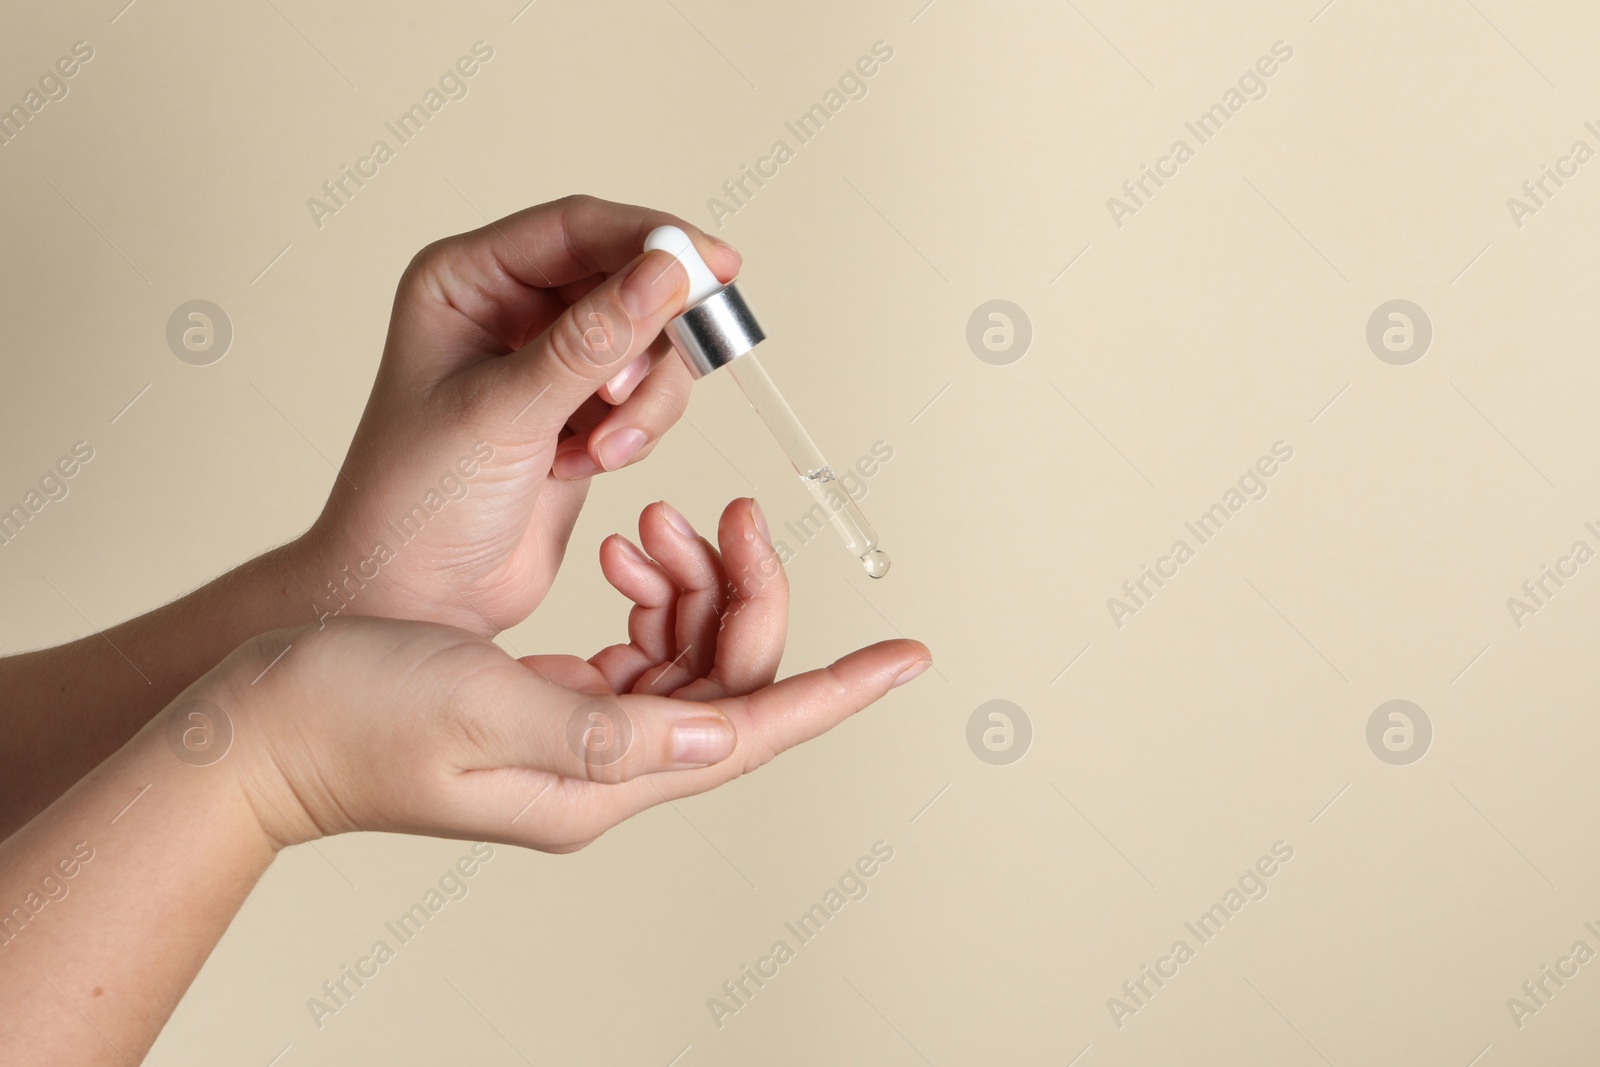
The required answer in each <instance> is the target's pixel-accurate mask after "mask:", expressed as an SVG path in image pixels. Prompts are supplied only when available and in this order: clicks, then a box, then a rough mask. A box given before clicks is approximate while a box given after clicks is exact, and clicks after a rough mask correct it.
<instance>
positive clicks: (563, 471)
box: [550, 448, 600, 482]
mask: <svg viewBox="0 0 1600 1067" xmlns="http://www.w3.org/2000/svg"><path fill="white" fill-rule="evenodd" d="M550 473H551V474H554V475H555V476H556V477H557V478H560V479H561V480H562V481H566V482H575V481H578V480H579V479H580V478H587V477H589V476H590V475H592V474H599V473H600V468H599V467H597V466H596V465H595V462H594V460H592V459H590V458H589V453H587V452H585V451H584V450H583V449H581V448H575V449H573V450H572V451H571V452H563V453H561V454H560V455H559V456H557V457H556V458H555V460H554V461H553V462H551V464H550Z"/></svg>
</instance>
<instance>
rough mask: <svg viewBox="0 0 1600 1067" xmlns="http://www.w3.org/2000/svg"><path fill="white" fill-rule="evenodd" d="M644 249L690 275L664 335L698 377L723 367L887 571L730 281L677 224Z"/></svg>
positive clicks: (873, 566) (808, 481)
mask: <svg viewBox="0 0 1600 1067" xmlns="http://www.w3.org/2000/svg"><path fill="white" fill-rule="evenodd" d="M644 246H645V249H646V250H647V251H650V250H654V249H662V250H665V251H667V252H670V253H672V254H673V255H674V256H676V257H677V259H678V262H679V263H681V264H683V268H684V270H685V271H687V272H688V275H689V299H688V304H689V309H688V310H687V311H685V312H684V313H683V314H682V315H679V316H678V317H677V318H675V319H673V320H672V321H671V322H669V323H667V327H666V333H667V336H668V337H669V338H671V340H672V343H673V346H674V347H675V348H677V350H678V353H679V355H681V356H682V357H683V360H684V362H685V363H686V364H688V367H689V372H690V373H691V374H693V375H694V376H695V377H696V378H699V377H703V376H704V375H706V374H709V373H711V372H712V371H714V370H716V369H717V368H718V367H723V366H726V367H727V368H728V373H729V374H731V375H733V380H734V381H735V382H737V383H738V384H739V388H740V389H742V390H743V391H744V395H745V398H746V399H747V400H749V401H750V406H751V407H753V408H755V409H756V414H758V415H760V416H761V420H762V421H763V422H765V423H766V424H767V429H769V430H770V431H772V436H773V437H775V438H777V441H778V445H779V446H780V447H781V448H782V449H783V452H784V455H786V456H787V457H788V458H789V462H790V463H792V464H793V465H794V469H795V473H796V474H798V475H799V476H800V482H801V484H802V485H804V486H805V487H806V489H807V490H808V491H809V492H810V493H811V495H812V497H813V498H814V499H815V500H816V501H817V504H818V505H819V506H821V508H822V509H823V510H824V511H825V512H826V513H827V516H828V519H829V521H830V522H831V523H832V525H833V528H834V529H835V530H837V531H838V532H839V536H840V537H841V538H843V539H844V544H845V547H846V548H847V549H849V550H850V553H851V554H852V555H854V556H855V557H856V558H857V559H859V560H860V561H861V566H862V567H863V568H864V569H865V570H866V572H867V575H868V576H869V577H872V578H882V577H883V576H884V575H886V574H888V573H889V557H888V555H887V554H886V553H885V552H884V551H883V549H881V548H879V547H878V535H877V533H875V532H874V531H873V529H872V526H871V524H870V523H868V522H867V517H866V516H865V515H863V514H861V509H860V508H858V507H857V506H856V503H855V501H854V500H852V499H850V494H849V493H847V492H845V491H844V489H843V488H842V487H841V484H840V481H839V478H838V476H837V475H836V474H835V473H834V471H833V468H832V467H831V466H830V465H829V464H828V461H827V459H826V458H825V457H824V456H823V454H822V450H821V449H820V448H818V447H817V443H816V442H815V441H813V440H812V439H811V435H810V434H809V433H807V432H806V428H805V426H804V425H802V424H801V422H800V420H799V418H797V417H796V416H795V413H794V409H793V408H791V407H790V406H789V402H788V401H787V400H785V399H784V398H783V394H782V393H781V392H779V390H778V386H777V383H775V382H774V381H773V380H772V378H771V376H770V375H768V374H767V369H766V368H765V367H763V366H762V365H761V361H760V360H759V359H757V358H756V355H755V353H754V352H753V351H752V349H754V348H755V346H756V345H758V344H760V343H761V342H762V341H763V340H765V339H766V334H765V333H764V332H763V331H762V329H761V326H760V325H759V324H758V323H757V322H756V319H755V316H754V315H753V314H752V313H751V311H750V308H749V306H748V305H746V304H745V302H744V297H743V296H742V295H740V293H739V290H738V287H737V286H735V285H734V284H733V283H732V282H729V283H728V284H727V285H723V284H722V283H721V282H719V281H718V280H717V277H716V275H714V274H712V273H711V269H710V268H709V267H707V266H706V265H705V261H704V260H702V259H701V258H700V253H699V252H697V251H695V247H694V243H693V242H692V241H690V240H689V235H688V234H686V233H684V232H683V231H682V230H680V229H679V228H678V227H676V226H659V227H657V228H656V229H654V230H652V231H651V232H650V236H649V237H647V238H646V239H645V243H644Z"/></svg>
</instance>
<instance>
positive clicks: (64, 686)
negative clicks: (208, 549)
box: [0, 542, 315, 839]
mask: <svg viewBox="0 0 1600 1067" xmlns="http://www.w3.org/2000/svg"><path fill="white" fill-rule="evenodd" d="M307 556H308V553H307V552H306V551H305V550H304V548H303V547H302V545H301V544H300V543H298V542H297V543H293V544H290V545H286V546H283V547H281V548H277V549H274V550H272V551H271V552H268V553H266V554H264V555H261V556H259V557H257V558H255V559H253V560H251V561H249V562H248V563H245V564H244V565H242V566H240V567H238V568H236V569H234V570H232V571H230V572H229V573H227V574H225V575H223V576H222V577H220V578H218V579H217V580H215V581H213V582H211V583H209V584H207V585H205V586H202V587H201V588H199V589H197V590H195V591H194V592H192V593H190V594H188V595H187V596H184V597H182V598H180V599H178V600H175V601H173V602H172V603H170V604H167V605H166V606H164V607H160V608H157V609H156V610H155V611H152V612H150V613H148V614H146V615H142V616H140V617H138V618H136V619H132V620H130V621H128V622H125V623H122V624H121V625H119V626H114V627H112V628H111V629H109V630H106V631H104V632H103V633H99V634H94V635H91V636H89V637H85V638H83V639H81V640H78V641H74V642H71V643H70V644H65V645H60V646H58V647H56V648H47V649H41V650H40V651H37V652H29V653H25V654H23V655H19V656H12V657H9V658H7V659H3V660H0V692H3V693H5V694H6V698H5V701H4V703H3V705H0V735H3V736H5V737H6V739H7V741H6V744H5V745H4V746H3V747H0V839H3V838H5V837H6V836H7V835H9V834H10V833H12V832H13V831H14V830H15V829H16V828H17V827H19V826H21V825H22V824H23V823H25V822H27V821H28V820H29V819H30V818H32V817H33V816H34V815H36V814H37V813H39V812H40V811H42V810H44V808H46V807H47V806H48V805H49V804H50V803H51V801H53V800H55V799H56V798H57V797H59V796H60V795H61V794H62V793H64V792H65V791H66V790H67V788H68V787H70V786H71V785H72V783H73V782H76V781H77V780H78V779H79V778H81V777H83V776H84V775H85V774H86V773H88V771H89V770H90V769H91V768H92V767H94V766H96V765H97V764H99V763H100V762H101V761H102V760H104V759H106V758H107V757H108V756H110V755H111V754H112V753H113V752H116V751H117V749H118V748H119V747H121V745H122V744H123V743H124V742H125V741H127V740H128V738H130V737H132V736H133V735H134V734H135V733H136V732H137V731H138V730H139V728H140V727H142V726H143V725H144V724H145V723H146V722H148V721H149V719H150V717H151V716H152V715H154V714H155V713H156V712H157V711H158V710H160V709H161V708H163V707H165V706H166V705H167V703H168V702H169V701H171V700H172V699H173V698H174V697H175V696H177V695H178V694H179V693H181V692H182V691H183V690H184V689H185V688H186V687H187V686H189V685H190V684H191V683H193V682H194V680H195V679H196V678H198V677H200V675H202V674H204V673H205V672H206V671H208V670H210V669H211V668H212V667H214V666H216V665H217V663H219V662H220V661H221V660H222V658H223V657H224V656H226V655H227V654H228V653H229V652H231V651H232V650H233V649H234V648H236V647H237V646H238V645H239V644H241V643H242V642H243V641H244V640H245V639H246V638H249V637H251V636H254V635H255V634H259V633H263V632H266V631H268V630H275V629H280V628H282V627H285V626H292V625H299V624H303V623H306V622H309V621H312V620H313V619H314V618H315V611H314V608H313V603H312V598H311V593H312V589H313V582H312V581H311V580H310V579H309V578H308V577H307V569H308V568H307V566H306V565H305V564H304V563H302V562H301V561H302V560H303V559H304V558H306V557H307Z"/></svg>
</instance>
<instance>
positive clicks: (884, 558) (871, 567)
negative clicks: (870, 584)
mask: <svg viewBox="0 0 1600 1067" xmlns="http://www.w3.org/2000/svg"><path fill="white" fill-rule="evenodd" d="M861 566H862V567H864V568H866V571H867V577H868V578H882V577H883V576H884V575H885V574H888V573H889V555H888V553H886V552H885V551H884V550H883V549H881V548H875V549H873V550H872V551H871V552H868V553H867V554H866V555H864V556H862V557H861Z"/></svg>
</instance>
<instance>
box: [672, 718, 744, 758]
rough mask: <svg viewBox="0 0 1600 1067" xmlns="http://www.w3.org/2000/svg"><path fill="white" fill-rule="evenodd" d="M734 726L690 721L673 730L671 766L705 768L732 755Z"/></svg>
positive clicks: (722, 720) (716, 721)
mask: <svg viewBox="0 0 1600 1067" xmlns="http://www.w3.org/2000/svg"><path fill="white" fill-rule="evenodd" d="M734 741H735V738H734V736H733V726H732V724H730V723H728V722H727V721H726V720H724V719H687V720H685V721H683V722H680V723H674V724H673V727H672V762H673V763H674V764H676V765H677V766H679V767H704V766H705V765H706V764H708V763H719V762H721V761H722V760H725V759H727V758H728V757H729V756H731V755H733V746H734Z"/></svg>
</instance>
